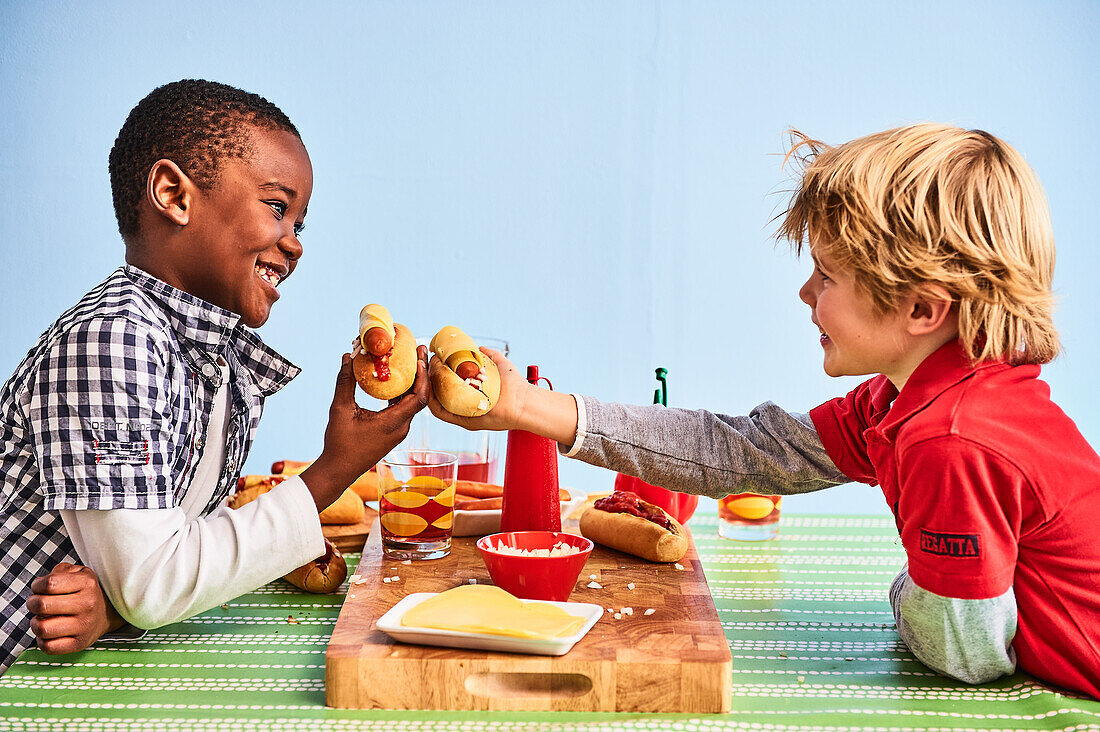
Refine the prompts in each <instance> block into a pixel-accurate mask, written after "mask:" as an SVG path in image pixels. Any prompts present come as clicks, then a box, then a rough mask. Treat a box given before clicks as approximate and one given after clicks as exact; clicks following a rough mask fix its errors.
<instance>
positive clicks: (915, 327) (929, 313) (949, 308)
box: [906, 284, 956, 335]
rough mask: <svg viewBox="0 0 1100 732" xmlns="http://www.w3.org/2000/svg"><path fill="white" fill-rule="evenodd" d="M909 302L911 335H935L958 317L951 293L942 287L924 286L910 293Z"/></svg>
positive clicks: (934, 285) (909, 328)
mask: <svg viewBox="0 0 1100 732" xmlns="http://www.w3.org/2000/svg"><path fill="white" fill-rule="evenodd" d="M907 300H908V302H907V303H906V304H907V308H906V309H907V310H908V318H907V320H908V322H907V325H908V330H909V333H910V335H927V334H929V333H934V332H936V331H937V330H939V329H940V328H941V327H942V326H943V325H944V324H945V323H947V322H948V321H951V320H953V319H954V318H955V317H956V316H955V311H954V309H953V308H954V305H955V301H954V299H953V298H952V297H951V293H950V292H948V291H947V290H946V289H945V288H944V287H942V286H940V285H936V284H925V285H922V286H920V287H919V288H917V289H916V290H914V291H913V292H912V293H910V296H909V298H907Z"/></svg>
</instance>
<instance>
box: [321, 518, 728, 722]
mask: <svg viewBox="0 0 1100 732" xmlns="http://www.w3.org/2000/svg"><path fill="white" fill-rule="evenodd" d="M380 533H381V532H380V531H379V530H378V528H377V524H376V525H375V527H374V528H372V530H371V531H370V536H369V537H368V540H367V542H366V546H365V547H364V548H363V557H362V560H361V561H360V563H359V567H358V569H357V571H356V574H357V575H358V577H359V580H358V582H354V581H353V582H352V583H351V584H350V585H349V591H348V596H347V598H346V599H345V600H344V605H343V608H342V609H341V611H340V617H339V619H338V620H337V621H336V628H335V630H334V631H333V633H332V638H331V640H330V642H329V646H328V652H327V653H326V664H325V701H326V703H327V704H328V705H329V706H331V707H339V708H350V709H377V708H382V709H456V710H458V709H463V710H528V711H539V710H541V711H600V712H694V713H720V712H728V711H729V710H730V697H731V693H732V687H731V684H732V681H731V673H732V658H731V656H730V650H729V646H728V645H727V642H726V637H725V634H724V633H723V632H722V626H721V624H720V623H719V621H718V613H717V611H716V610H715V607H714V600H713V599H712V598H711V595H710V588H709V587H708V586H707V581H706V578H705V577H704V576H703V571H702V567H701V566H700V564H699V558H698V555H697V554H696V552H695V547H694V544H693V545H692V548H691V549H690V550H689V552H688V554H687V556H686V557H684V559H683V560H681V562H680V565H681V566H682V567H683V569H682V570H681V569H676V567H675V566H673V565H671V564H654V563H652V562H647V561H645V560H643V559H638V558H636V557H632V556H630V555H628V554H623V553H620V552H617V551H614V550H612V549H607V548H604V547H602V546H600V545H598V544H597V545H596V549H595V550H594V551H593V552H592V555H591V556H590V557H589V559H588V563H587V564H586V565H585V567H584V569H583V570H582V572H581V576H580V579H579V580H578V581H577V586H576V588H575V589H574V590H573V594H572V595H571V596H570V598H569V599H570V601H572V602H591V603H594V604H597V605H601V606H603V607H604V608H605V609H606V608H614V609H615V610H616V611H618V610H620V609H621V608H623V607H630V608H633V611H634V612H633V614H632V615H624V616H623V617H622V618H621V619H618V620H616V619H615V618H614V617H613V615H612V614H611V613H607V612H605V613H604V616H603V617H602V618H601V619H600V620H599V621H598V622H597V623H596V625H595V626H593V628H592V630H590V631H589V632H588V635H586V636H585V637H584V638H582V639H581V640H580V641H579V642H578V643H577V645H575V646H574V647H573V649H572V650H571V651H570V652H569V653H567V654H566V655H564V656H556V657H555V656H530V655H523V654H514V653H496V652H488V651H475V650H463V649H454V648H440V647H435V646H420V645H410V644H404V643H399V642H397V641H394V640H393V639H391V638H390V637H389V636H388V635H386V634H385V633H383V632H382V631H380V630H378V629H377V628H375V621H376V620H377V619H378V618H379V617H381V616H382V615H383V614H384V613H385V612H386V611H387V610H389V609H390V608H391V607H393V606H394V605H395V604H396V603H397V602H398V601H399V600H401V598H403V597H405V596H406V595H409V594H412V593H414V592H442V591H444V590H448V589H450V588H452V587H457V586H458V585H462V584H466V583H467V581H468V580H470V579H476V580H477V581H478V582H479V583H485V584H488V583H490V579H489V573H488V570H486V569H485V565H484V564H483V563H482V561H481V557H480V554H479V553H478V551H477V548H476V547H475V546H474V543H475V541H476V537H458V538H455V539H454V540H453V544H452V550H451V554H450V555H449V556H447V557H444V558H443V559H436V560H432V561H425V562H413V563H410V564H402V563H400V562H395V561H393V560H390V559H385V558H384V557H383V556H382V547H381V540H380V536H379V535H380ZM593 574H594V575H596V579H595V581H596V582H598V583H599V584H600V585H601V586H602V587H601V588H599V589H596V588H589V587H587V585H588V583H589V582H591V581H593V580H591V579H590V578H589V575H593ZM395 576H396V577H399V578H400V579H398V580H394V581H391V582H388V583H386V582H383V581H382V578H383V577H391V578H392V577H395ZM628 583H633V585H634V587H633V589H630V588H629V587H628V586H627V585H628ZM647 608H653V609H654V612H653V613H652V614H651V615H648V616H647V615H645V614H644V613H645V610H646V609H647Z"/></svg>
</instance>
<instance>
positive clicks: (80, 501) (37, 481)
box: [0, 265, 299, 673]
mask: <svg viewBox="0 0 1100 732" xmlns="http://www.w3.org/2000/svg"><path fill="white" fill-rule="evenodd" d="M239 320H240V318H239V317H238V316H237V315H234V314H233V313H230V312H228V311H226V310H222V309H221V308H218V307H216V306H214V305H211V304H210V303H207V302H205V301H203V300H200V299H198V298H197V297H194V296H193V295H189V294H188V293H186V292H182V291H180V290H177V289H176V288H174V287H171V286H170V285H167V284H165V283H164V282H161V281H159V280H157V279H155V278H153V277H152V276H150V275H149V274H147V273H145V272H142V271H141V270H139V269H137V268H135V267H131V266H129V265H127V266H124V267H121V268H119V269H118V270H115V272H113V273H112V274H111V276H110V277H108V278H107V279H106V280H105V281H104V282H102V283H101V284H100V285H98V286H97V287H96V288H95V289H93V290H92V291H91V292H89V293H88V294H87V295H85V296H84V297H83V298H82V299H81V300H80V302H79V303H77V304H76V306H74V307H73V308H72V309H70V310H69V311H68V312H66V313H65V314H64V315H62V316H61V317H60V318H58V320H57V321H56V322H55V323H54V324H53V325H52V326H50V328H49V330H47V331H46V332H45V333H43V334H42V336H41V337H40V338H39V339H38V342H37V343H36V344H35V345H34V347H33V348H32V349H31V350H30V352H29V353H28V354H27V356H26V358H24V359H23V362H22V363H21V364H19V367H18V368H17V369H16V370H15V374H14V375H13V376H12V377H11V379H9V380H8V382H7V383H6V384H4V387H3V390H2V391H0V610H2V615H0V673H3V672H4V671H5V670H6V669H7V668H8V666H10V665H11V664H12V662H13V661H14V660H15V659H16V658H17V657H18V655H19V654H20V652H22V651H23V650H24V649H25V648H28V647H30V646H32V645H34V635H33V634H32V633H31V632H30V621H31V616H30V614H29V613H28V611H27V607H26V603H27V598H28V597H29V596H30V595H31V590H30V583H31V581H32V580H33V579H34V578H35V577H38V576H39V575H43V574H46V573H47V572H49V571H50V570H51V569H52V568H53V567H54V565H55V564H57V563H58V562H76V563H79V562H80V560H79V558H78V557H77V556H76V552H75V551H74V549H73V545H72V542H71V541H70V540H69V537H68V535H67V533H66V532H65V527H64V524H63V523H62V521H61V516H60V514H59V513H58V511H59V510H60V509H73V510H86V509H95V510H103V509H112V508H171V507H174V506H177V505H179V503H180V501H181V499H182V498H183V494H184V492H185V491H186V490H187V486H188V485H190V483H191V478H192V476H193V474H194V471H195V467H196V466H197V465H198V462H199V459H200V458H201V457H202V454H203V448H204V447H205V445H204V444H203V441H204V438H205V435H206V432H207V425H208V423H209V420H210V412H211V409H212V407H213V403H214V394H215V393H216V391H217V390H218V388H219V387H220V386H221V379H222V376H221V370H220V369H219V368H218V366H217V363H216V359H217V357H218V356H221V357H222V358H224V359H225V360H226V362H228V364H229V369H230V374H231V376H230V394H231V405H232V406H231V413H232V416H231V419H230V423H229V427H228V429H227V432H226V457H225V464H224V466H223V467H222V471H221V476H220V478H219V480H218V486H217V488H216V489H215V491H214V495H213V496H212V498H211V499H210V502H209V504H207V506H206V508H205V510H204V514H206V513H209V512H211V511H213V510H214V509H215V508H216V507H217V505H218V504H219V503H220V502H221V500H222V499H223V498H224V497H225V496H226V495H227V494H228V492H229V490H230V487H231V486H233V485H234V484H235V483H236V481H237V478H238V476H239V475H240V468H241V465H243V463H244V461H245V457H246V456H247V454H248V449H249V447H250V446H251V444H252V439H253V437H254V436H255V433H256V427H257V425H258V423H259V420H260V414H261V413H262V411H263V405H264V399H265V398H266V397H268V396H270V395H271V394H273V393H275V392H276V391H278V390H279V389H281V388H282V387H283V386H285V385H286V384H287V383H288V382H289V381H290V380H291V379H293V378H294V377H295V376H297V375H298V372H299V369H298V368H297V367H296V366H294V365H293V364H291V363H290V362H288V361H287V360H285V359H284V358H283V357H282V356H280V355H279V354H277V353H275V352H274V351H273V350H271V349H270V348H268V347H267V346H266V345H264V343H263V342H262V341H261V340H260V339H259V338H258V337H257V336H256V335H255V334H254V333H252V332H251V331H249V330H247V329H245V328H244V326H241V325H239Z"/></svg>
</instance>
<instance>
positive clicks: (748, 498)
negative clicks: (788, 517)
mask: <svg viewBox="0 0 1100 732" xmlns="http://www.w3.org/2000/svg"><path fill="white" fill-rule="evenodd" d="M782 500H783V498H782V496H760V495H757V494H755V493H734V494H732V495H729V496H726V497H725V498H722V499H720V500H719V501H718V535H719V536H721V537H722V538H723V539H735V540H737V541H766V540H768V539H774V538H775V537H776V536H777V535H778V534H779V508H780V504H781V502H782Z"/></svg>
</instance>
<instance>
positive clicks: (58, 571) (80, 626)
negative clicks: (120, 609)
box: [27, 562, 123, 654]
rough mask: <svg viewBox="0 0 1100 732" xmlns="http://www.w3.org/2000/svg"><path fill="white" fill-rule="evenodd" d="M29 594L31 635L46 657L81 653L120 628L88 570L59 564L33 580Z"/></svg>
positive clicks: (112, 608)
mask: <svg viewBox="0 0 1100 732" xmlns="http://www.w3.org/2000/svg"><path fill="white" fill-rule="evenodd" d="M31 592H33V593H34V594H33V595H31V596H30V597H29V598H27V609H28V610H30V611H31V613H33V614H34V617H33V618H32V619H31V632H33V633H34V635H35V638H36V639H37V641H38V647H39V648H41V649H42V650H43V651H44V652H45V653H49V654H61V653H76V652H77V651H83V650H84V649H85V648H87V647H88V646H90V645H91V644H92V643H95V641H96V640H98V639H99V637H100V636H101V635H103V634H104V633H107V632H109V631H112V630H117V629H118V628H120V627H122V625H123V620H122V618H121V617H120V616H119V614H118V613H117V612H115V609H114V607H113V606H112V605H111V603H110V602H109V601H108V600H107V598H106V596H104V594H103V590H102V589H101V588H100V586H99V580H98V579H97V578H96V575H95V572H93V571H92V570H91V569H90V568H88V567H82V566H79V565H76V564H70V563H68V562H62V563H60V564H58V565H57V566H56V567H54V568H53V570H52V571H51V572H50V573H49V574H45V575H42V576H41V577H36V578H35V579H34V580H33V581H32V582H31Z"/></svg>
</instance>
